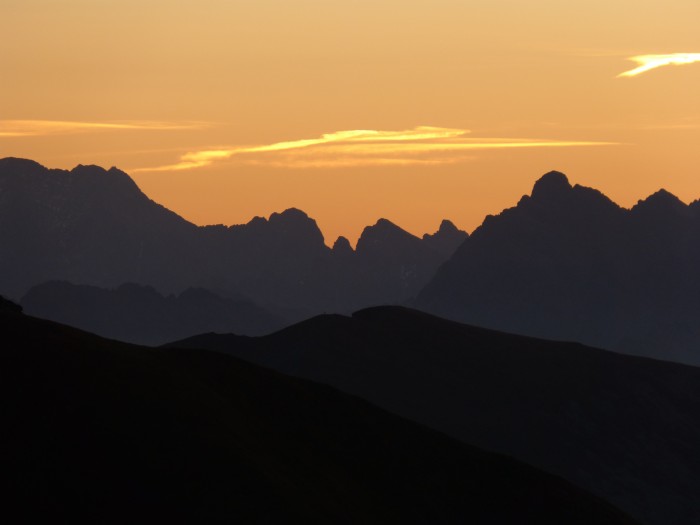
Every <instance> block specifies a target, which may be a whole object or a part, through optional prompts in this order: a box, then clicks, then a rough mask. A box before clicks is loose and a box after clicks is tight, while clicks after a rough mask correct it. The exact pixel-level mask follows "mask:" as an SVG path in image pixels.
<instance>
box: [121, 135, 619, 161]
mask: <svg viewBox="0 0 700 525" xmlns="http://www.w3.org/2000/svg"><path fill="white" fill-rule="evenodd" d="M468 133H469V130H464V129H452V128H437V127H429V126H420V127H416V128H414V129H410V130H402V131H377V130H346V131H337V132H334V133H326V134H324V135H321V136H320V137H319V138H315V139H302V140H293V141H285V142H276V143H273V144H267V145H260V146H237V147H230V148H212V149H205V150H199V151H191V152H188V153H185V154H184V155H182V156H181V157H180V159H179V162H177V163H175V164H170V165H166V166H156V167H151V168H137V169H135V170H132V171H134V172H148V171H150V172H156V171H183V170H191V169H196V168H201V167H205V166H209V165H210V164H212V163H214V162H217V161H224V160H229V159H232V158H234V157H237V158H238V160H241V161H242V162H244V163H246V164H256V165H268V166H274V167H289V168H298V167H333V166H344V167H347V166H370V165H377V166H382V165H418V164H426V165H428V164H430V165H435V164H447V163H455V162H460V161H463V160H471V159H472V158H473V157H468V156H465V155H458V156H455V153H457V154H459V153H460V152H467V151H473V150H489V149H507V148H543V147H576V146H601V145H610V144H614V143H612V142H591V141H560V140H541V139H537V140H533V139H522V138H471V137H466V136H465V135H467V134H468ZM448 154H449V155H448Z"/></svg>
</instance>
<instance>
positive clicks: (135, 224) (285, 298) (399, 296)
mask: <svg viewBox="0 0 700 525" xmlns="http://www.w3.org/2000/svg"><path fill="white" fill-rule="evenodd" d="M0 245H1V246H2V251H1V252H0V293H4V294H6V295H8V296H10V297H12V298H15V299H19V298H21V297H23V296H24V295H25V294H27V292H28V291H29V290H30V289H31V288H32V287H35V286H38V285H43V284H45V283H46V282H47V281H62V282H64V285H61V286H56V285H54V286H43V287H39V288H37V289H35V290H32V293H31V294H28V295H27V301H26V302H27V304H26V305H25V306H26V307H27V308H28V312H29V313H36V314H37V315H42V316H45V317H47V318H51V319H56V320H60V321H63V322H70V323H74V324H75V325H76V326H79V327H83V328H86V329H91V330H92V329H95V327H96V326H97V325H96V324H95V323H92V324H89V323H87V322H85V319H87V318H88V316H83V315H78V314H77V313H76V315H74V316H73V317H72V318H68V317H66V316H65V312H62V310H63V309H64V306H63V305H65V304H66V303H68V302H70V301H71V297H76V296H78V295H80V294H81V293H83V292H86V289H84V288H82V289H79V290H76V289H71V288H70V286H69V284H65V283H70V284H71V285H74V286H76V285H89V286H93V287H99V288H103V289H105V293H104V294H102V295H101V297H102V299H101V301H102V302H101V303H99V304H101V305H102V306H99V305H98V303H91V302H90V301H87V300H82V301H78V302H80V303H81V304H83V305H84V306H83V308H84V309H87V310H94V308H104V309H106V311H108V312H113V315H114V316H117V317H119V316H124V317H129V315H132V314H133V312H135V311H136V310H138V308H136V307H134V308H130V307H129V305H128V304H127V303H125V302H124V301H123V299H124V294H123V293H119V292H118V291H117V289H118V287H120V286H122V285H124V284H126V283H134V284H136V285H139V286H147V287H153V288H154V290H155V291H156V292H157V293H158V294H160V295H162V296H164V297H165V296H169V295H170V294H175V295H179V294H181V293H182V292H184V291H186V290H188V289H204V290H208V291H209V292H210V293H212V294H213V295H214V296H216V297H217V299H216V300H212V301H210V304H211V303H213V302H216V301H218V302H219V303H220V304H222V305H223V304H224V303H228V302H230V301H233V302H235V303H236V304H237V308H238V313H236V312H235V311H234V310H232V309H231V308H228V307H227V308H228V309H227V310H226V311H225V312H224V313H223V314H222V315H221V316H219V317H222V316H224V317H225V316H229V320H228V321H226V322H225V323H223V324H222V323H221V322H218V321H217V322H215V323H214V322H213V323H211V324H209V325H203V324H200V325H198V326H199V327H200V328H202V329H203V331H213V330H221V329H222V328H223V329H224V331H231V330H233V331H235V332H237V333H242V334H257V333H261V332H262V331H264V330H266V329H268V328H265V327H269V329H270V330H272V329H274V328H277V327H279V326H282V325H284V324H289V323H291V322H295V321H298V320H301V319H304V318H308V317H309V316H312V315H316V314H319V313H324V312H325V313H331V312H336V313H350V312H352V311H355V310H357V309H361V308H364V307H368V306H372V305H379V304H408V305H410V306H413V307H415V308H419V309H421V310H425V311H428V312H431V313H435V314H437V315H440V316H443V317H447V318H450V319H454V320H458V321H462V322H467V323H470V324H475V325H480V326H485V327H489V328H494V329H498V330H503V331H508V332H514V333H519V334H524V335H530V336H537V337H544V338H550V339H563V340H573V341H580V342H583V343H585V344H589V345H593V346H599V347H603V348H608V349H612V350H616V351H621V352H627V353H632V354H638V355H648V356H653V357H656V358H661V359H667V360H675V361H680V362H684V363H690V364H700V351H699V350H698V348H700V324H699V323H697V319H698V318H700V275H699V274H698V272H697V268H700V203H699V202H698V201H695V202H694V203H692V204H690V205H686V204H684V203H683V202H681V201H680V200H679V199H677V198H676V197H674V196H673V195H671V194H670V193H668V192H666V191H664V190H660V191H659V192H657V193H655V194H654V195H652V196H650V197H648V198H647V199H645V200H642V201H640V202H639V203H638V204H637V205H636V206H634V207H633V208H632V209H629V210H628V209H624V208H621V207H620V206H618V205H617V204H615V203H614V202H612V201H611V200H610V199H608V198H607V197H606V196H605V195H603V194H602V193H600V192H599V191H596V190H594V189H591V188H586V187H582V186H579V185H574V186H572V185H571V184H570V183H569V181H568V180H567V178H566V176H565V175H563V174H561V173H558V172H551V173H548V174H547V175H545V176H543V177H542V178H541V179H540V180H539V181H537V183H536V184H535V186H534V188H533V191H532V194H531V195H529V196H524V197H523V198H522V199H521V200H520V202H519V203H518V204H517V205H516V206H515V207H513V208H509V209H507V210H505V211H503V212H502V213H500V214H499V215H497V216H488V217H487V218H486V219H485V221H484V223H483V224H482V225H481V226H480V227H479V228H477V229H476V230H475V231H474V232H473V234H472V235H471V236H468V235H467V234H466V233H465V232H462V231H460V230H458V229H457V228H456V227H455V226H454V225H453V224H452V223H450V222H449V221H444V222H443V223H442V224H441V226H440V229H439V230H438V231H437V232H436V233H435V234H434V235H425V236H424V237H423V238H422V239H421V238H418V237H416V236H414V235H411V234H409V233H408V232H406V231H404V230H402V229H401V228H399V227H398V226H396V225H395V224H393V223H391V222H390V221H388V220H386V219H380V220H379V221H377V223H376V224H374V225H372V226H368V227H367V228H365V230H364V231H363V232H362V235H361V237H360V239H359V241H358V243H357V247H356V249H352V247H351V246H350V243H349V242H348V241H347V239H345V238H342V237H341V238H339V239H337V240H336V241H335V243H334V244H333V247H332V248H330V247H328V246H327V245H326V244H325V242H324V238H323V235H322V233H321V231H320V230H319V228H318V226H317V225H316V223H315V221H314V220H313V219H311V218H309V217H308V216H307V215H306V214H305V213H304V212H302V211H300V210H296V209H289V210H286V211H284V212H282V213H274V214H272V215H271V216H270V217H269V218H267V219H266V218H261V217H256V218H254V219H252V220H251V221H250V222H249V223H247V224H244V225H234V226H223V225H216V226H203V227H199V226H196V225H194V224H191V223H189V222H187V221H186V220H184V219H182V218H181V217H179V216H178V215H176V214H174V213H173V212H171V211H169V210H167V209H165V208H163V207H162V206H160V205H158V204H156V203H154V202H153V201H151V200H150V199H148V197H146V196H145V195H144V194H143V193H142V192H141V191H140V190H139V189H138V187H137V186H136V185H135V184H134V182H133V181H132V180H131V179H130V178H129V176H128V175H127V174H125V173H124V172H122V171H120V170H118V169H116V168H111V169H109V170H104V169H102V168H99V167H96V166H78V167H76V168H75V169H73V170H71V171H63V170H49V169H46V168H44V167H42V166H40V165H39V164H37V163H35V162H32V161H28V160H22V159H13V158H7V159H2V160H0ZM83 296H84V297H93V298H94V297H95V294H90V293H83ZM30 299H31V300H30ZM73 302H74V303H76V304H77V302H76V301H73ZM108 303H109V304H108ZM180 304H181V305H182V304H184V302H183V301H181V302H180ZM36 305H41V307H40V308H38V309H36V310H33V309H34V308H35V307H36ZM119 305H121V306H119ZM120 309H121V310H120ZM165 310H167V308H166V309H165ZM165 310H164V311H165ZM184 310H185V311H187V308H184ZM263 310H264V311H265V312H264V315H263ZM173 311H174V310H173ZM129 312H131V314H130V313H129ZM178 315H180V314H177V315H176V314H175V313H173V314H172V315H171V316H170V317H169V319H170V323H169V324H170V325H171V326H174V325H175V324H177V319H178ZM260 315H263V317H266V318H267V319H268V320H267V321H263V320H262V318H261V317H260ZM214 317H216V316H214ZM242 319H250V322H247V321H246V322H242V321H241V320H242ZM271 319H276V320H277V321H276V322H269V321H270V320H271ZM130 322H131V321H129V322H127V323H122V326H125V325H128V324H129V323H130ZM135 322H138V320H136V321H135ZM117 324H118V323H117ZM132 324H133V323H132ZM166 325H168V322H165V323H164V326H166ZM100 333H102V335H108V336H110V337H116V338H118V339H122V340H129V341H134V342H141V343H149V342H151V343H153V342H162V341H164V340H167V339H176V338H178V337H180V336H182V335H183V334H182V332H177V333H175V332H172V333H168V331H167V330H165V331H162V332H161V333H159V334H158V336H157V338H154V339H144V338H143V337H142V334H138V333H136V332H134V331H133V330H128V329H123V330H121V331H111V332H105V331H101V332H100Z"/></svg>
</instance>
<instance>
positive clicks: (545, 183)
mask: <svg viewBox="0 0 700 525" xmlns="http://www.w3.org/2000/svg"><path fill="white" fill-rule="evenodd" d="M571 189H572V188H571V184H570V183H569V179H568V178H567V177H566V175H564V174H563V173H562V172H560V171H550V172H548V173H545V174H544V175H542V177H540V178H539V180H538V181H537V182H535V185H534V186H533V188H532V197H533V198H537V199H539V198H545V199H547V198H550V197H557V196H559V195H563V194H566V193H568V192H569V191H570V190H571Z"/></svg>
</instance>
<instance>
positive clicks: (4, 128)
mask: <svg viewBox="0 0 700 525" xmlns="http://www.w3.org/2000/svg"><path fill="white" fill-rule="evenodd" d="M207 126H208V124H207V123H204V122H157V121H120V122H76V121H68V120H0V137H36V136H42V135H62V134H71V133H86V132H90V131H109V130H160V131H163V130H182V129H201V128H204V127H207Z"/></svg>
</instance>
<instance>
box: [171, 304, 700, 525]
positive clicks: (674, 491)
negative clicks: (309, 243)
mask: <svg viewBox="0 0 700 525" xmlns="http://www.w3.org/2000/svg"><path fill="white" fill-rule="evenodd" d="M170 346H171V347H179V346H184V347H193V348H206V349H210V350H216V351H220V352H225V353H228V354H231V355H235V356H238V357H241V358H243V359H246V360H249V361H251V362H253V363H256V364H260V365H263V366H267V367H270V368H273V369H275V370H277V371H280V372H283V373H287V374H291V375H295V376H298V377H302V378H305V379H311V380H314V381H318V382H322V383H326V384H329V385H331V386H334V387H336V388H339V389H341V390H343V391H345V392H348V393H350V394H352V395H357V396H359V397H362V398H364V399H366V400H368V401H370V402H372V403H375V404H377V405H378V406H380V407H382V408H384V409H386V410H389V411H391V412H394V413H396V414H399V415H401V416H403V417H407V418H409V419H412V420H414V421H417V422H420V423H423V424H426V425H428V426H430V427H432V428H435V429H437V430H440V431H442V432H445V433H446V434H448V435H450V436H452V437H454V438H457V439H460V440H462V441H463V442H465V443H470V444H475V445H477V446H480V447H484V448H487V449H489V450H493V451H496V452H500V453H504V454H507V455H509V456H511V457H514V458H516V459H519V460H522V461H525V462H527V463H529V464H531V465H534V466H536V467H539V468H541V469H543V470H546V471H549V472H552V473H554V474H557V475H559V476H562V477H564V478H566V479H568V480H570V481H572V482H574V483H575V484H577V485H579V486H581V487H583V488H586V489H588V490H590V491H591V492H593V493H596V494H597V495H599V496H601V497H603V498H606V499H608V500H609V501H611V502H612V503H613V504H615V505H617V506H619V507H620V508H621V509H623V510H625V511H626V512H628V513H630V514H631V515H632V516H634V517H635V518H637V519H639V520H640V521H641V522H643V523H649V524H654V525H671V524H676V525H680V524H688V525H690V524H693V523H697V522H698V520H699V519H700V502H699V501H698V498H697V487H698V486H700V456H698V454H697V453H696V444H697V443H698V442H699V441H700V369H698V368H695V367H689V366H683V365H680V364H676V363H668V362H663V361H655V360H651V359H645V358H639V357H632V356H625V355H621V354H615V353H612V352H607V351H603V350H598V349H594V348H589V347H585V346H582V345H580V344H575V343H560V342H554V341H548V340H539V339H533V338H527V337H522V336H517V335H509V334H505V333H500V332H495V331H490V330H486V329H483V328H476V327H471V326H467V325H462V324H459V323H455V322H452V321H447V320H443V319H440V318H437V317H433V316H431V315H428V314H425V313H420V312H418V311H414V310H408V309H406V308H401V307H378V308H372V309H367V310H362V311H359V312H357V313H355V314H353V315H352V317H346V316H341V315H326V316H320V317H316V318H313V319H310V320H308V321H304V322H302V323H299V324H296V325H294V326H291V327H288V328H286V329H283V330H281V331H280V332H277V333H275V334H272V335H268V336H265V337H257V338H242V337H239V336H235V335H216V334H204V335H201V336H197V337H194V338H190V339H187V340H184V341H181V342H179V343H174V344H172V345H170Z"/></svg>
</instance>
